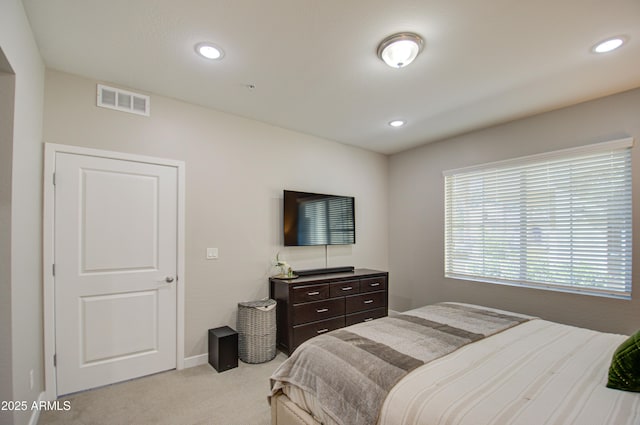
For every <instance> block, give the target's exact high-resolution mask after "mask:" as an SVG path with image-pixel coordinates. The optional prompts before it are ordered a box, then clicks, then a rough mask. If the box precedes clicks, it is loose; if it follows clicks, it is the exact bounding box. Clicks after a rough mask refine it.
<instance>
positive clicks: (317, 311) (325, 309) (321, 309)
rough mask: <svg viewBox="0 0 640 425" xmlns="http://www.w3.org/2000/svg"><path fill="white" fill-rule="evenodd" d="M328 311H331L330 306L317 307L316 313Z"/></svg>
mask: <svg viewBox="0 0 640 425" xmlns="http://www.w3.org/2000/svg"><path fill="white" fill-rule="evenodd" d="M327 311H329V309H328V308H318V309H316V313H325V312H327Z"/></svg>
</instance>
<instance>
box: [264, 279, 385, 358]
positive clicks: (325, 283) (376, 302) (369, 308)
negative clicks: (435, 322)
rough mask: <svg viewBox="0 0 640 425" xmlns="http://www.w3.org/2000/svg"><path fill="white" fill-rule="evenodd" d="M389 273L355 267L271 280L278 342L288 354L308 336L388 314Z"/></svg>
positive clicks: (270, 290)
mask: <svg viewBox="0 0 640 425" xmlns="http://www.w3.org/2000/svg"><path fill="white" fill-rule="evenodd" d="M388 281H389V273H388V272H383V271H379V270H369V269H355V270H354V271H352V272H341V273H327V274H315V275H312V276H303V277H299V278H297V279H292V280H288V279H277V278H273V277H272V278H270V279H269V296H270V297H271V298H272V299H274V300H276V302H277V303H278V305H277V309H276V317H277V319H276V321H277V345H278V348H280V349H281V350H283V351H284V352H286V353H287V354H291V353H293V351H294V350H295V349H296V348H297V347H298V346H299V345H300V344H302V343H303V342H304V341H306V340H307V339H309V338H311V337H314V336H316V335H320V334H323V333H325V332H329V331H332V330H334V329H338V328H342V327H344V326H349V325H353V324H354V323H360V322H366V321H369V320H373V319H376V318H378V317H384V316H386V315H387V306H388V298H389V297H388V286H389V282H388Z"/></svg>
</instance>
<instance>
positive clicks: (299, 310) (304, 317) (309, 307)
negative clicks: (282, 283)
mask: <svg viewBox="0 0 640 425" xmlns="http://www.w3.org/2000/svg"><path fill="white" fill-rule="evenodd" d="M341 315H344V298H334V299H330V300H322V301H315V302H312V303H304V304H297V305H294V306H293V321H292V322H293V324H294V325H300V324H302V323H308V322H316V321H318V320H325V319H328V318H330V317H335V316H341Z"/></svg>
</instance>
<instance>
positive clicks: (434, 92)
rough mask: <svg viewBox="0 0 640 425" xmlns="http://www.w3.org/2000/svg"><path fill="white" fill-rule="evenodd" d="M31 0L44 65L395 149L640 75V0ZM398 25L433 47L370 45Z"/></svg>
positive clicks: (639, 82)
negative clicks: (404, 52) (404, 58)
mask: <svg viewBox="0 0 640 425" xmlns="http://www.w3.org/2000/svg"><path fill="white" fill-rule="evenodd" d="M23 3H24V6H25V10H26V12H27V16H28V18H29V21H30V22H31V26H32V29H33V32H34V34H35V38H36V42H37V43H38V46H39V48H40V51H41V53H42V56H43V58H44V61H45V63H46V66H47V67H48V68H53V69H57V70H60V71H64V72H69V73H73V74H77V75H81V76H85V77H88V78H92V79H95V80H99V81H106V82H110V83H112V84H114V85H118V86H122V87H124V88H130V89H134V90H139V91H143V92H149V93H155V94H159V95H163V96H169V97H173V98H177V99H181V100H184V101H187V102H190V103H194V104H198V105H202V106H206V107H209V108H213V109H216V110H220V111H225V112H228V113H232V114H236V115H240V116H243V117H247V118H251V119H255V120H259V121H262V122H266V123H269V124H273V125H276V126H279V127H284V128H288V129H292V130H296V131H299V132H302V133H306V134H310V135H314V136H318V137H322V138H325V139H329V140H334V141H337V142H340V143H344V144H349V145H354V146H359V147H362V148H365V149H368V150H372V151H376V152H381V153H385V154H392V153H396V152H400V151H403V150H406V149H409V148H411V147H414V146H418V145H422V144H425V143H429V142H433V141H436V140H440V139H443V138H447V137H450V136H454V135H457V134H461V133H464V132H468V131H471V130H475V129H478V128H482V127H486V126H490V125H494V124H498V123H502V122H506V121H509V120H513V119H517V118H521V117H525V116H529V115H533V114H536V113H540V112H544V111H549V110H553V109H557V108H560V107H563V106H568V105H572V104H575V103H579V102H583V101H586V100H589V99H594V98H597V97H601V96H605V95H608V94H613V93H617V92H621V91H624V90H628V89H632V88H635V87H640V1H638V0H608V1H604V0H561V1H558V0H537V1H513V0H456V1H452V0H394V1H388V0H385V1H382V0H180V1H176V0H133V1H132V0H23ZM404 31H412V32H415V33H418V34H420V35H421V36H422V37H423V38H424V39H425V42H426V45H425V48H424V50H423V52H422V53H421V54H420V56H418V58H417V59H416V60H415V61H414V62H413V63H412V64H411V65H409V66H408V67H406V68H402V69H393V68H390V67H388V66H387V65H385V64H384V63H383V62H382V61H381V60H380V59H378V57H377V56H376V48H377V45H378V43H379V42H380V41H381V40H382V39H384V38H385V37H387V36H388V35H390V34H393V33H396V32H404ZM615 35H624V36H626V37H627V38H628V42H627V43H626V44H625V45H624V46H623V47H622V48H620V49H619V50H617V51H614V52H611V53H606V54H601V55H596V54H594V53H591V51H590V50H591V47H592V46H593V45H594V44H596V43H597V42H599V41H601V40H603V39H606V38H608V37H611V36H615ZM202 41H211V42H213V43H215V44H217V45H219V46H220V47H222V48H223V49H224V51H225V56H224V58H223V59H222V60H219V61H210V60H206V59H204V58H201V57H199V56H197V55H196V54H195V52H194V46H195V44H196V43H198V42H202ZM251 86H255V87H254V88H250V87H251ZM152 102H153V100H152ZM397 118H401V119H404V120H406V121H407V124H406V125H405V126H404V127H400V128H392V127H390V126H389V125H388V122H389V121H391V120H393V119H397Z"/></svg>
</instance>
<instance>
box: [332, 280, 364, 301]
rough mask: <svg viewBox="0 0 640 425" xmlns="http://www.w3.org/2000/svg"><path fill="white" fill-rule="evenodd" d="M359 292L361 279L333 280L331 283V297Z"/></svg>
mask: <svg viewBox="0 0 640 425" xmlns="http://www.w3.org/2000/svg"><path fill="white" fill-rule="evenodd" d="M358 292H360V281H359V280H345V281H343V282H333V283H331V284H330V285H329V296H330V297H331V298H333V297H344V296H346V295H352V294H357V293H358Z"/></svg>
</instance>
